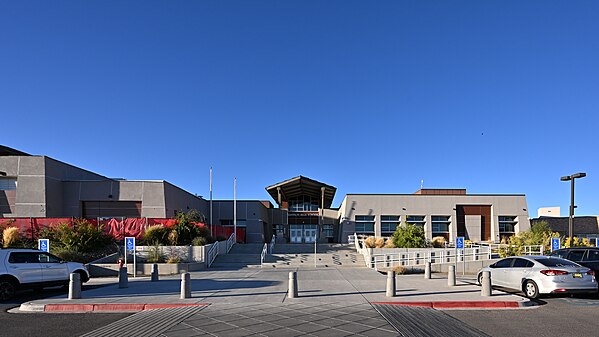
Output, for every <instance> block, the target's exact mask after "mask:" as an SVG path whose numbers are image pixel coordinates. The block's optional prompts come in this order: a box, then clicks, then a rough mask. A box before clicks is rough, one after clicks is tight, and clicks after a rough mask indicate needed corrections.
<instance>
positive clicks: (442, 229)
mask: <svg viewBox="0 0 599 337" xmlns="http://www.w3.org/2000/svg"><path fill="white" fill-rule="evenodd" d="M450 223H451V222H450V221H449V216H447V215H433V216H431V228H432V232H433V236H443V237H445V236H446V234H447V233H449V224H450Z"/></svg>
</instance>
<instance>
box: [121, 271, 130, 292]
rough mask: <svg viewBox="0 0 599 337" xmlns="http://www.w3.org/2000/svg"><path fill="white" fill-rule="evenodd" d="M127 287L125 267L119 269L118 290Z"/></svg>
mask: <svg viewBox="0 0 599 337" xmlns="http://www.w3.org/2000/svg"><path fill="white" fill-rule="evenodd" d="M128 287H129V275H127V267H121V268H119V288H128Z"/></svg>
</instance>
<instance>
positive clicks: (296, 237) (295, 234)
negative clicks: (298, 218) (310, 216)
mask: <svg viewBox="0 0 599 337" xmlns="http://www.w3.org/2000/svg"><path fill="white" fill-rule="evenodd" d="M302 232H303V229H302V225H289V242H291V243H302V238H303V233H302Z"/></svg>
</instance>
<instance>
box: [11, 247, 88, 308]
mask: <svg viewBox="0 0 599 337" xmlns="http://www.w3.org/2000/svg"><path fill="white" fill-rule="evenodd" d="M71 273H79V275H80V276H81V282H82V283H83V282H87V281H88V280H89V273H88V271H87V269H86V268H85V266H84V265H83V264H81V263H78V262H65V261H63V260H61V259H60V258H58V257H56V256H54V255H52V254H49V253H46V252H42V251H39V250H35V249H0V301H4V300H8V299H10V298H11V297H13V296H14V294H15V292H16V290H17V289H18V288H20V287H21V288H34V289H35V288H43V287H50V286H58V285H67V284H68V283H69V278H70V274H71Z"/></svg>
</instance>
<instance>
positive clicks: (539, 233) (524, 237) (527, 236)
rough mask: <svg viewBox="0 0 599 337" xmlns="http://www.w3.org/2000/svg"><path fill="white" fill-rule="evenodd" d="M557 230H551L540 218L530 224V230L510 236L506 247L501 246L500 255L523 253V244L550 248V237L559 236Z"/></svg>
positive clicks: (545, 249)
mask: <svg viewBox="0 0 599 337" xmlns="http://www.w3.org/2000/svg"><path fill="white" fill-rule="evenodd" d="M559 237H560V235H559V233H558V232H552V231H551V228H550V227H549V224H548V223H547V221H544V220H541V221H536V222H533V223H532V224H531V227H530V230H528V231H525V232H520V233H518V234H517V235H513V236H510V237H509V238H508V240H507V247H505V248H501V249H500V251H499V255H500V256H501V257H506V256H517V255H522V254H523V253H524V246H533V245H543V250H544V251H546V252H548V251H550V250H551V239H552V238H559Z"/></svg>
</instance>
